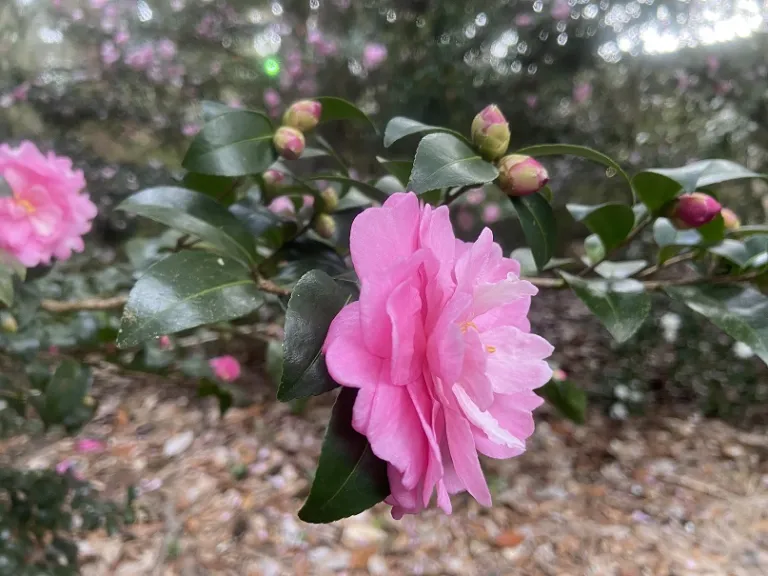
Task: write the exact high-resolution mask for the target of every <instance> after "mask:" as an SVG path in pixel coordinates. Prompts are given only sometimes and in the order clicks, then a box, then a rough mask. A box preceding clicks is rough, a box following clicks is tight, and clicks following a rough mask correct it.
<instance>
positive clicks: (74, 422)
mask: <svg viewBox="0 0 768 576" xmlns="http://www.w3.org/2000/svg"><path fill="white" fill-rule="evenodd" d="M90 387H91V372H90V370H89V369H88V368H86V367H84V366H81V365H80V364H79V363H78V362H76V361H75V360H72V359H66V360H64V361H63V362H62V363H61V364H60V365H59V367H58V368H56V371H55V372H54V373H53V377H52V378H51V380H50V382H49V383H48V385H47V386H46V387H45V392H44V394H43V398H39V397H37V400H36V401H35V403H34V404H35V408H36V409H37V411H38V414H39V416H40V419H41V420H42V421H43V423H44V424H45V425H46V427H48V426H52V425H54V424H58V425H61V426H63V427H64V428H65V429H66V430H67V432H74V431H76V430H78V429H79V428H81V427H82V426H83V425H84V424H85V423H86V422H88V420H90V419H91V417H92V416H93V413H94V403H93V400H92V399H91V400H90V401H88V400H87V399H86V396H87V395H88V391H89V390H90Z"/></svg>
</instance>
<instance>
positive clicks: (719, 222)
mask: <svg viewBox="0 0 768 576" xmlns="http://www.w3.org/2000/svg"><path fill="white" fill-rule="evenodd" d="M696 232H698V233H699V234H700V235H701V237H702V239H703V240H704V242H706V243H707V244H714V243H716V242H720V240H722V239H723V238H725V222H724V221H723V217H722V215H720V214H718V215H717V216H715V217H714V218H713V219H712V221H710V222H707V223H706V224H704V226H700V227H699V228H697V229H696Z"/></svg>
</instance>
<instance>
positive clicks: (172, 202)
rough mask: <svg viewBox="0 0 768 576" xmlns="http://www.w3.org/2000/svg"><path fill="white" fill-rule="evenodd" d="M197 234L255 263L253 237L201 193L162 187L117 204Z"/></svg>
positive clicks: (218, 205)
mask: <svg viewBox="0 0 768 576" xmlns="http://www.w3.org/2000/svg"><path fill="white" fill-rule="evenodd" d="M117 209H118V210H125V211H126V212H131V213H133V214H138V215H139V216H144V217H146V218H151V219H152V220H155V221H157V222H160V223H162V224H165V225H166V226H170V227H171V228H174V229H176V230H180V231H181V232H184V233H186V234H191V235H192V236H197V237H198V238H200V239H201V240H203V241H204V242H207V243H209V244H211V245H212V246H214V247H216V248H218V249H220V250H221V251H222V252H223V253H224V254H226V255H228V256H230V257H232V258H236V259H237V260H240V261H241V262H244V263H246V264H253V263H255V262H258V260H259V257H258V255H257V254H256V247H255V244H254V241H253V237H252V236H251V235H250V234H249V232H248V230H247V229H246V228H245V227H244V226H243V225H242V224H241V223H240V222H239V221H238V220H237V218H235V217H234V216H233V215H232V214H230V213H229V212H228V211H227V209H226V208H224V207H223V206H222V205H221V204H219V203H218V202H216V201H215V200H212V199H211V198H208V197H207V196H205V195H204V194H201V193H200V192H193V191H191V190H187V189H185V188H175V187H171V186H161V187H159V188H148V189H147V190H142V191H141V192H138V193H136V194H134V195H133V196H130V197H129V198H127V199H126V200H124V201H123V202H122V203H121V204H120V205H119V206H118V207H117Z"/></svg>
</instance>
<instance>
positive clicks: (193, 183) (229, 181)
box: [182, 172, 238, 206]
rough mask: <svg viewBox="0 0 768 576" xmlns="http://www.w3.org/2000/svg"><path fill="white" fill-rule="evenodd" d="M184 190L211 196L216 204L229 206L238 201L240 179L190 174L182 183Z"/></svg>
mask: <svg viewBox="0 0 768 576" xmlns="http://www.w3.org/2000/svg"><path fill="white" fill-rule="evenodd" d="M182 183H183V184H184V188H187V189H188V190H194V191H195V192H200V193H202V194H205V195H206V196H210V197H211V198H213V199H214V200H216V202H219V203H221V204H223V205H224V206H229V205H230V204H232V203H233V202H234V201H235V200H236V199H237V194H236V189H237V183H238V179H237V178H233V177H231V176H211V175H210V174H197V173H196V172H189V173H188V174H187V175H186V176H184V180H183V181H182Z"/></svg>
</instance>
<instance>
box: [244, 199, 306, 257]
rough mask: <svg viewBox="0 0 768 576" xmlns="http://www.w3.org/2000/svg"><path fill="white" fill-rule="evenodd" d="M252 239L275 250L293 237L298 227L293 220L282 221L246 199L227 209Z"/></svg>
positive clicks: (262, 206)
mask: <svg viewBox="0 0 768 576" xmlns="http://www.w3.org/2000/svg"><path fill="white" fill-rule="evenodd" d="M229 210H230V212H232V214H234V216H235V217H236V218H237V219H238V220H239V221H240V222H242V223H243V225H244V226H245V227H246V228H247V229H248V231H249V232H250V233H251V234H252V235H253V237H254V238H256V239H257V240H259V241H260V242H263V243H264V244H266V245H267V246H268V247H269V248H272V249H275V248H279V247H280V246H282V244H283V243H284V242H286V241H288V240H289V239H291V238H293V236H295V234H296V232H297V231H298V225H297V223H296V221H295V220H290V219H285V220H284V219H282V218H281V217H280V216H278V215H277V214H275V213H274V212H272V211H271V210H270V209H269V208H267V207H266V206H264V205H263V204H259V203H257V202H254V201H252V200H251V199H250V198H246V199H245V200H242V201H240V202H238V203H236V204H233V205H232V206H230V208H229Z"/></svg>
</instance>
